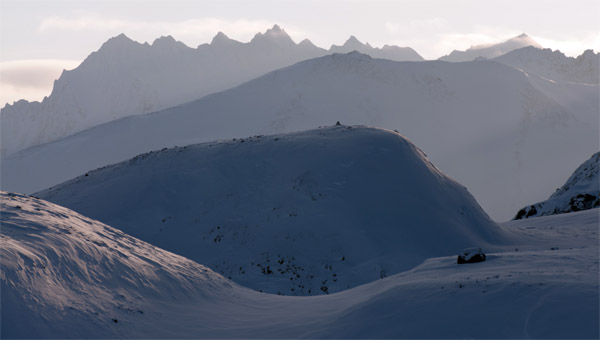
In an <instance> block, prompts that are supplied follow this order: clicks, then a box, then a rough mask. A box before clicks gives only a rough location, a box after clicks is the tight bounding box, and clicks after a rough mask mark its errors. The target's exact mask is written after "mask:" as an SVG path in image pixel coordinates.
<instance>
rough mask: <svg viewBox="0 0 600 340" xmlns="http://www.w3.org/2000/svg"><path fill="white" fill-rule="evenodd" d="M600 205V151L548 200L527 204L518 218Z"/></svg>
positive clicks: (516, 217) (585, 208)
mask: <svg viewBox="0 0 600 340" xmlns="http://www.w3.org/2000/svg"><path fill="white" fill-rule="evenodd" d="M599 206H600V152H596V153H595V154H594V155H593V156H592V157H590V159H588V160H587V161H585V162H584V163H583V164H581V165H580V166H579V167H578V168H577V170H575V172H573V174H572V175H571V177H569V179H568V180H567V182H566V183H565V184H564V185H563V186H562V187H560V188H559V189H557V190H556V192H554V193H553V194H552V195H551V196H550V197H549V198H548V199H547V200H545V201H543V202H539V203H536V204H533V205H531V206H527V207H525V208H523V209H521V210H519V212H518V213H517V215H516V216H515V219H516V220H520V219H525V218H530V217H537V216H547V215H556V214H564V213H569V212H574V211H581V210H588V209H592V208H597V207H599Z"/></svg>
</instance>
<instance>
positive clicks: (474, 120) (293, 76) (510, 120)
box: [0, 53, 599, 220]
mask: <svg viewBox="0 0 600 340" xmlns="http://www.w3.org/2000/svg"><path fill="white" fill-rule="evenodd" d="M546 93H547V94H546ZM598 103H599V99H598V87H597V85H581V84H566V85H565V84H563V83H552V82H550V81H547V80H544V79H541V78H539V77H535V76H528V75H526V74H524V73H523V72H520V71H517V70H515V69H513V68H510V67H508V66H505V65H502V64H500V63H496V62H491V61H477V62H469V63H444V62H437V61H433V62H419V63H417V62H392V61H387V60H381V59H372V58H369V57H368V56H365V55H362V54H358V53H350V54H347V55H340V54H335V55H331V56H325V57H321V58H317V59H312V60H308V61H305V62H301V63H299V64H296V65H293V66H291V67H288V68H285V69H281V70H278V71H275V72H272V73H269V74H267V75H265V76H263V77H260V78H258V79H255V80H253V81H250V82H248V83H245V84H243V85H241V86H239V87H236V88H234V89H231V90H228V91H225V92H221V93H218V94H215V95H211V96H208V97H206V98H203V99H201V100H199V101H195V102H192V103H189V104H186V105H182V106H179V107H174V108H171V109H168V110H165V111H161V112H156V113H152V114H149V115H145V116H137V117H128V118H125V119H122V120H119V121H114V122H111V123H108V124H105V125H102V126H98V127H96V128H93V129H90V130H87V131H84V132H81V133H79V134H77V135H73V136H71V137H69V138H66V139H63V140H60V141H56V142H54V143H50V144H46V145H43V146H38V147H35V148H31V149H28V150H26V151H24V152H21V153H18V154H15V155H12V156H10V157H7V158H5V159H4V160H3V162H2V164H1V166H2V172H1V176H2V181H1V182H0V184H1V185H2V188H4V189H5V190H10V191H18V192H25V193H32V192H35V191H38V190H42V189H45V188H47V187H50V186H52V185H55V184H58V183H60V182H63V181H66V180H68V179H71V178H73V177H75V176H78V175H81V174H83V173H85V172H86V171H88V170H92V169H95V168H98V167H101V166H104V165H107V164H111V163H115V162H119V161H123V160H126V159H129V158H131V157H133V156H135V155H137V154H139V153H143V152H148V151H151V150H157V149H162V148H163V147H172V146H175V145H179V146H183V145H187V144H191V143H198V142H204V141H210V140H215V139H220V138H234V137H247V136H252V135H257V134H272V133H279V132H289V131H299V130H304V129H312V128H315V127H317V126H323V125H331V124H333V123H335V122H336V121H338V120H340V121H341V122H342V123H344V124H365V125H371V126H380V127H385V128H388V129H397V130H398V131H400V133H402V134H403V135H405V136H407V137H408V138H409V139H410V140H411V141H413V142H415V143H416V144H417V145H418V146H419V147H420V148H421V149H423V150H424V151H425V152H426V153H427V154H428V155H429V157H430V159H432V161H433V162H434V163H435V164H436V165H437V166H438V167H440V168H441V169H442V170H443V171H444V172H446V173H448V174H449V175H450V176H452V177H453V178H455V179H456V180H458V181H459V182H461V183H463V184H465V185H466V186H467V188H468V189H469V191H470V192H471V193H473V194H474V195H475V197H476V198H477V200H478V202H479V203H480V204H482V206H483V207H484V209H485V210H486V211H487V212H488V213H490V214H491V216H492V217H493V218H494V219H500V220H502V219H503V220H508V219H510V218H511V217H512V216H514V212H515V211H517V210H518V209H519V208H521V207H522V206H524V205H526V204H528V203H530V202H536V201H540V200H542V199H543V198H544V197H547V196H548V195H550V194H551V189H550V188H549V187H548V183H553V182H560V181H562V180H563V179H564V178H566V177H567V176H568V175H569V174H570V173H571V172H572V165H571V164H580V163H581V162H582V161H583V160H584V159H586V158H587V157H589V155H590V154H591V153H593V152H595V151H597V150H596V147H595V145H598V143H599V142H598V136H599V133H598V125H599V123H598V119H599V118H598V116H599V114H598V112H599V108H598V105H599V104H598ZM109 136H110V137H109ZM573 136H578V138H573ZM553 154H561V158H560V159H558V158H556V157H552V156H551V155H553Z"/></svg>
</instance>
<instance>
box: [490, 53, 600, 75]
mask: <svg viewBox="0 0 600 340" xmlns="http://www.w3.org/2000/svg"><path fill="white" fill-rule="evenodd" d="M494 60H495V61H498V62H501V63H503V64H506V65H510V66H512V67H515V68H518V69H521V70H523V71H525V72H527V73H533V74H537V75H540V76H542V77H544V78H547V79H551V80H556V81H568V82H574V83H584V84H598V77H599V74H600V71H599V68H600V53H594V51H592V50H587V51H585V52H583V54H581V55H580V56H578V57H576V58H573V57H567V56H565V55H564V54H563V53H562V52H560V51H558V50H556V51H552V50H551V49H549V48H545V49H541V48H537V47H534V46H528V47H523V48H520V49H517V50H514V51H511V52H509V53H507V54H505V55H502V56H500V57H497V58H494Z"/></svg>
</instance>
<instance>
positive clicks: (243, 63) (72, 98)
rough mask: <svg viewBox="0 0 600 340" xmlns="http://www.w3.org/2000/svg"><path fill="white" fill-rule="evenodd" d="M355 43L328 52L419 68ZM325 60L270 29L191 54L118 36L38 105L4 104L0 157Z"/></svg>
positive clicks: (406, 53)
mask: <svg viewBox="0 0 600 340" xmlns="http://www.w3.org/2000/svg"><path fill="white" fill-rule="evenodd" d="M355 40H356V39H355V38H351V39H349V40H348V41H349V42H350V41H352V42H354V43H353V44H349V43H348V42H347V43H346V44H345V45H344V46H343V47H342V48H341V49H340V48H337V49H336V48H334V47H332V49H334V50H336V51H337V50H344V51H346V52H350V51H352V50H353V49H356V50H359V51H361V52H365V53H371V54H373V56H376V57H383V58H387V59H391V60H399V61H403V60H423V58H421V56H419V55H418V54H417V53H416V52H415V51H414V50H413V49H411V48H407V47H405V48H400V47H397V46H386V47H384V48H382V49H376V48H372V47H371V46H370V45H369V44H362V43H360V42H357V41H355ZM350 47H351V48H352V49H350V50H348V49H349V48H350ZM332 52H333V51H332V50H330V51H327V50H325V49H322V48H319V47H316V46H315V45H313V44H312V43H311V42H310V41H308V40H304V41H302V42H300V43H298V44H296V43H295V42H294V41H293V40H292V39H291V38H290V37H289V36H288V35H287V33H286V32H285V31H284V30H283V29H281V28H280V27H279V26H277V25H275V26H273V28H271V29H268V30H267V31H266V32H265V33H258V34H256V36H255V37H254V38H253V39H252V40H251V41H250V42H248V43H240V42H238V41H235V40H232V39H229V38H228V37H227V36H226V35H225V34H223V33H222V32H219V33H218V34H217V35H216V36H215V37H214V39H213V40H212V42H211V43H210V44H202V45H200V46H198V47H197V48H190V47H188V46H186V45H185V44H183V43H181V42H179V41H176V40H175V39H174V38H173V37H171V36H167V37H161V38H158V39H156V40H155V41H154V42H153V43H152V44H151V45H150V44H148V43H144V44H140V43H138V42H135V41H133V40H131V39H129V38H128V37H126V36H125V35H124V34H121V35H119V36H116V37H114V38H111V39H109V40H108V41H107V42H105V43H104V44H103V45H102V47H101V48H100V49H99V50H98V51H96V52H93V53H92V54H91V55H90V56H88V57H87V58H86V59H85V60H84V61H83V62H82V63H81V65H79V66H78V67H77V68H75V69H74V70H70V71H64V72H63V73H62V75H61V76H60V78H59V79H58V80H56V81H55V83H54V87H53V89H52V93H51V94H50V95H49V96H48V97H46V98H44V100H42V102H41V103H40V102H28V101H25V100H20V101H18V102H15V103H14V104H13V105H9V104H7V105H6V106H5V107H4V108H3V109H2V110H1V111H0V121H1V123H2V124H1V129H2V131H1V132H2V133H1V140H0V154H1V155H2V156H3V157H5V156H8V155H10V154H13V153H14V152H17V151H19V150H23V149H26V148H28V147H31V146H34V145H39V144H44V143H48V142H51V141H54V140H57V139H59V138H61V137H65V136H69V135H71V134H73V133H76V132H79V131H82V130H84V129H87V128H90V127H93V126H96V125H98V124H102V123H106V122H109V121H112V120H115V119H119V118H122V117H126V116H130V115H138V114H144V113H149V112H153V111H158V110H162V109H166V108H169V107H172V106H175V105H180V104H183V103H186V102H189V101H192V100H196V99H199V98H201V97H203V96H205V95H208V94H211V93H215V92H218V91H222V90H225V89H228V88H231V87H233V86H236V85H239V84H241V83H243V82H245V81H248V80H251V79H253V78H255V77H258V76H260V75H263V74H265V73H267V72H269V71H273V70H276V69H279V68H282V67H285V66H289V65H292V64H294V63H296V62H299V61H302V60H306V59H310V58H315V57H320V56H323V55H326V54H329V53H332Z"/></svg>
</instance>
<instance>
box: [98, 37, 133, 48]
mask: <svg viewBox="0 0 600 340" xmlns="http://www.w3.org/2000/svg"><path fill="white" fill-rule="evenodd" d="M134 44H136V45H139V43H138V42H136V41H135V40H133V39H131V38H129V37H128V36H126V35H125V33H121V34H119V35H117V36H114V37H112V38H110V39H108V40H107V41H106V42H104V44H102V46H101V47H100V50H103V49H107V48H123V47H126V46H128V45H134Z"/></svg>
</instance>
